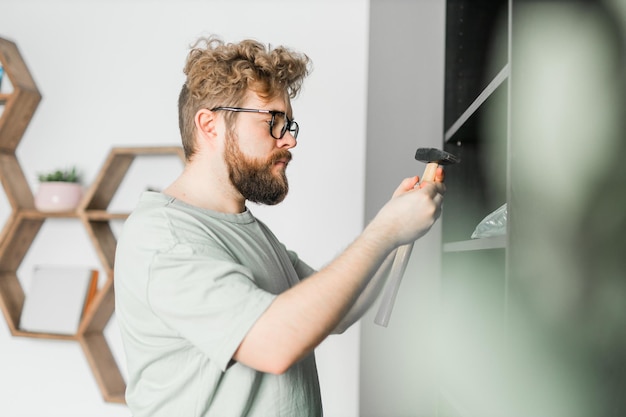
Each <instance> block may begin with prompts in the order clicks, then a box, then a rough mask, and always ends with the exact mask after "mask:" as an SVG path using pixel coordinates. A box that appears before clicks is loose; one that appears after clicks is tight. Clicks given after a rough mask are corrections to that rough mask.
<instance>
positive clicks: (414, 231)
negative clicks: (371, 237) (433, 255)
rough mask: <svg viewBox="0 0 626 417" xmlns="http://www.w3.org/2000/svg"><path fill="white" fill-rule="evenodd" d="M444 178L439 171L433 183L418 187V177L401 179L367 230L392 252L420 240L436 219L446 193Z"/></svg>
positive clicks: (441, 170) (438, 169)
mask: <svg viewBox="0 0 626 417" xmlns="http://www.w3.org/2000/svg"><path fill="white" fill-rule="evenodd" d="M444 177H445V175H444V171H443V168H441V167H439V168H437V172H436V174H435V180H434V181H433V182H428V181H424V182H421V183H420V182H419V177H418V176H415V177H410V178H406V179H404V180H403V181H402V182H401V183H400V185H399V186H398V188H396V190H395V192H394V193H393V197H392V198H391V200H389V202H388V203H387V204H386V205H385V206H384V207H383V208H382V209H381V210H380V212H379V213H378V215H377V216H376V217H375V218H374V220H372V223H371V224H370V226H371V227H372V228H374V229H375V230H376V231H377V232H378V233H381V234H382V236H381V238H382V239H384V240H386V241H387V242H388V244H389V245H390V246H391V249H393V248H395V247H397V246H400V245H403V244H406V243H410V242H413V241H415V240H416V239H418V238H420V237H421V236H423V235H424V234H425V233H426V232H428V230H429V229H430V227H431V226H432V225H433V224H434V223H435V221H436V220H437V218H439V215H440V214H441V205H442V202H443V194H444V193H445V190H446V188H445V185H444V183H443V181H444ZM368 227H369V226H368ZM379 228H380V229H379Z"/></svg>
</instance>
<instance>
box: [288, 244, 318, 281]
mask: <svg viewBox="0 0 626 417" xmlns="http://www.w3.org/2000/svg"><path fill="white" fill-rule="evenodd" d="M287 255H288V256H289V260H290V261H291V264H292V265H293V267H294V269H295V270H296V273H297V274H298V278H300V279H301V280H302V279H305V278H307V277H309V276H310V275H313V274H314V273H316V272H317V271H316V270H315V269H314V268H312V267H311V266H309V265H308V264H307V263H306V262H304V261H303V260H302V259H300V258H299V257H298V254H296V253H295V252H293V251H290V250H287Z"/></svg>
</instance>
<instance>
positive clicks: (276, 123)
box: [271, 113, 299, 139]
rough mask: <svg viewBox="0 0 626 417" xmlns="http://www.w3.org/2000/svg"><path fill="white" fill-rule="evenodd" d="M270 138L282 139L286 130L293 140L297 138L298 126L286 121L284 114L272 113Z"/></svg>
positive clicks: (291, 121)
mask: <svg viewBox="0 0 626 417" xmlns="http://www.w3.org/2000/svg"><path fill="white" fill-rule="evenodd" d="M272 120H273V123H272V131H271V133H272V136H273V137H274V138H276V139H280V138H282V137H283V136H284V135H285V133H287V130H289V133H291V135H292V136H293V137H294V138H297V137H298V130H299V129H298V124H297V123H296V122H294V121H293V120H289V119H287V116H286V115H285V114H284V113H274V114H273V116H272Z"/></svg>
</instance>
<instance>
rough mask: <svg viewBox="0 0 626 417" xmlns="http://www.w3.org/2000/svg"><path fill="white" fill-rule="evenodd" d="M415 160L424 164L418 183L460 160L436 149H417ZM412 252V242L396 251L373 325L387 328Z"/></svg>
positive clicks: (432, 178)
mask: <svg viewBox="0 0 626 417" xmlns="http://www.w3.org/2000/svg"><path fill="white" fill-rule="evenodd" d="M415 159H417V160H418V161H421V162H426V168H425V169H424V174H423V175H422V177H421V179H420V181H434V180H435V173H436V172H437V167H438V166H439V165H450V164H456V163H458V162H460V159H459V158H457V157H456V156H454V155H452V154H451V153H448V152H445V151H442V150H440V149H436V148H418V149H417V151H416V152H415ZM412 250H413V242H411V243H409V244H406V245H404V246H401V247H399V248H398V249H397V250H396V255H395V258H394V260H393V264H392V265H391V272H390V273H389V282H388V283H387V286H386V287H385V292H384V294H383V298H382V301H381V303H380V307H379V308H378V313H376V318H375V319H374V323H376V324H378V325H380V326H384V327H387V324H388V323H389V317H391V311H392V310H393V304H394V302H395V300H396V295H397V294H398V288H400V282H401V281H402V277H403V275H404V271H405V270H406V266H407V264H408V263H409V257H410V256H411V251H412Z"/></svg>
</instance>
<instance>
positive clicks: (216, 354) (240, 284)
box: [147, 245, 275, 370]
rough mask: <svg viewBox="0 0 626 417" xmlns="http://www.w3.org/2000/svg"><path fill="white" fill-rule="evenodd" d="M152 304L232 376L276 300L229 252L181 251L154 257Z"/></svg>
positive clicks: (184, 247) (149, 290) (167, 322)
mask: <svg viewBox="0 0 626 417" xmlns="http://www.w3.org/2000/svg"><path fill="white" fill-rule="evenodd" d="M208 251H210V254H209V253H208ZM147 298H148V302H149V305H150V308H151V309H152V310H153V312H154V313H155V314H156V315H157V316H158V317H159V318H160V320H162V321H163V323H164V324H165V325H166V326H168V327H169V328H171V329H172V330H174V331H175V332H176V333H178V334H179V335H180V336H181V337H182V338H184V339H186V340H188V341H189V342H190V343H191V344H193V345H194V346H195V347H197V348H198V349H200V350H201V351H202V352H204V353H205V354H206V355H207V356H208V357H209V358H210V359H211V360H213V361H215V362H216V365H218V366H219V367H220V369H222V370H226V368H227V366H228V363H229V362H230V360H231V358H232V356H233V354H234V353H235V351H236V349H237V347H238V346H239V345H240V344H241V341H242V340H243V338H244V337H245V335H246V334H247V333H248V331H249V330H250V328H251V327H252V326H253V325H254V323H255V322H256V320H257V319H258V318H259V317H260V316H261V315H262V314H263V312H264V311H265V310H266V309H267V308H268V307H269V305H270V304H271V303H272V301H273V300H274V298H275V295H273V294H271V293H268V292H266V291H264V290H262V289H260V288H258V287H257V285H255V283H254V280H253V278H252V273H251V272H250V271H249V270H248V269H247V268H245V267H243V266H241V265H239V264H238V263H236V262H235V261H234V260H233V259H232V258H231V257H230V256H229V255H228V254H227V253H226V252H225V251H223V250H221V249H219V248H216V247H213V248H211V247H207V246H203V247H191V246H189V245H177V246H175V247H174V248H172V249H171V250H168V251H167V252H165V253H159V254H157V255H155V256H154V258H153V260H152V262H151V266H150V278H149V283H148V287H147ZM177 342H178V341H176V340H173V341H172V343H177Z"/></svg>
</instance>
